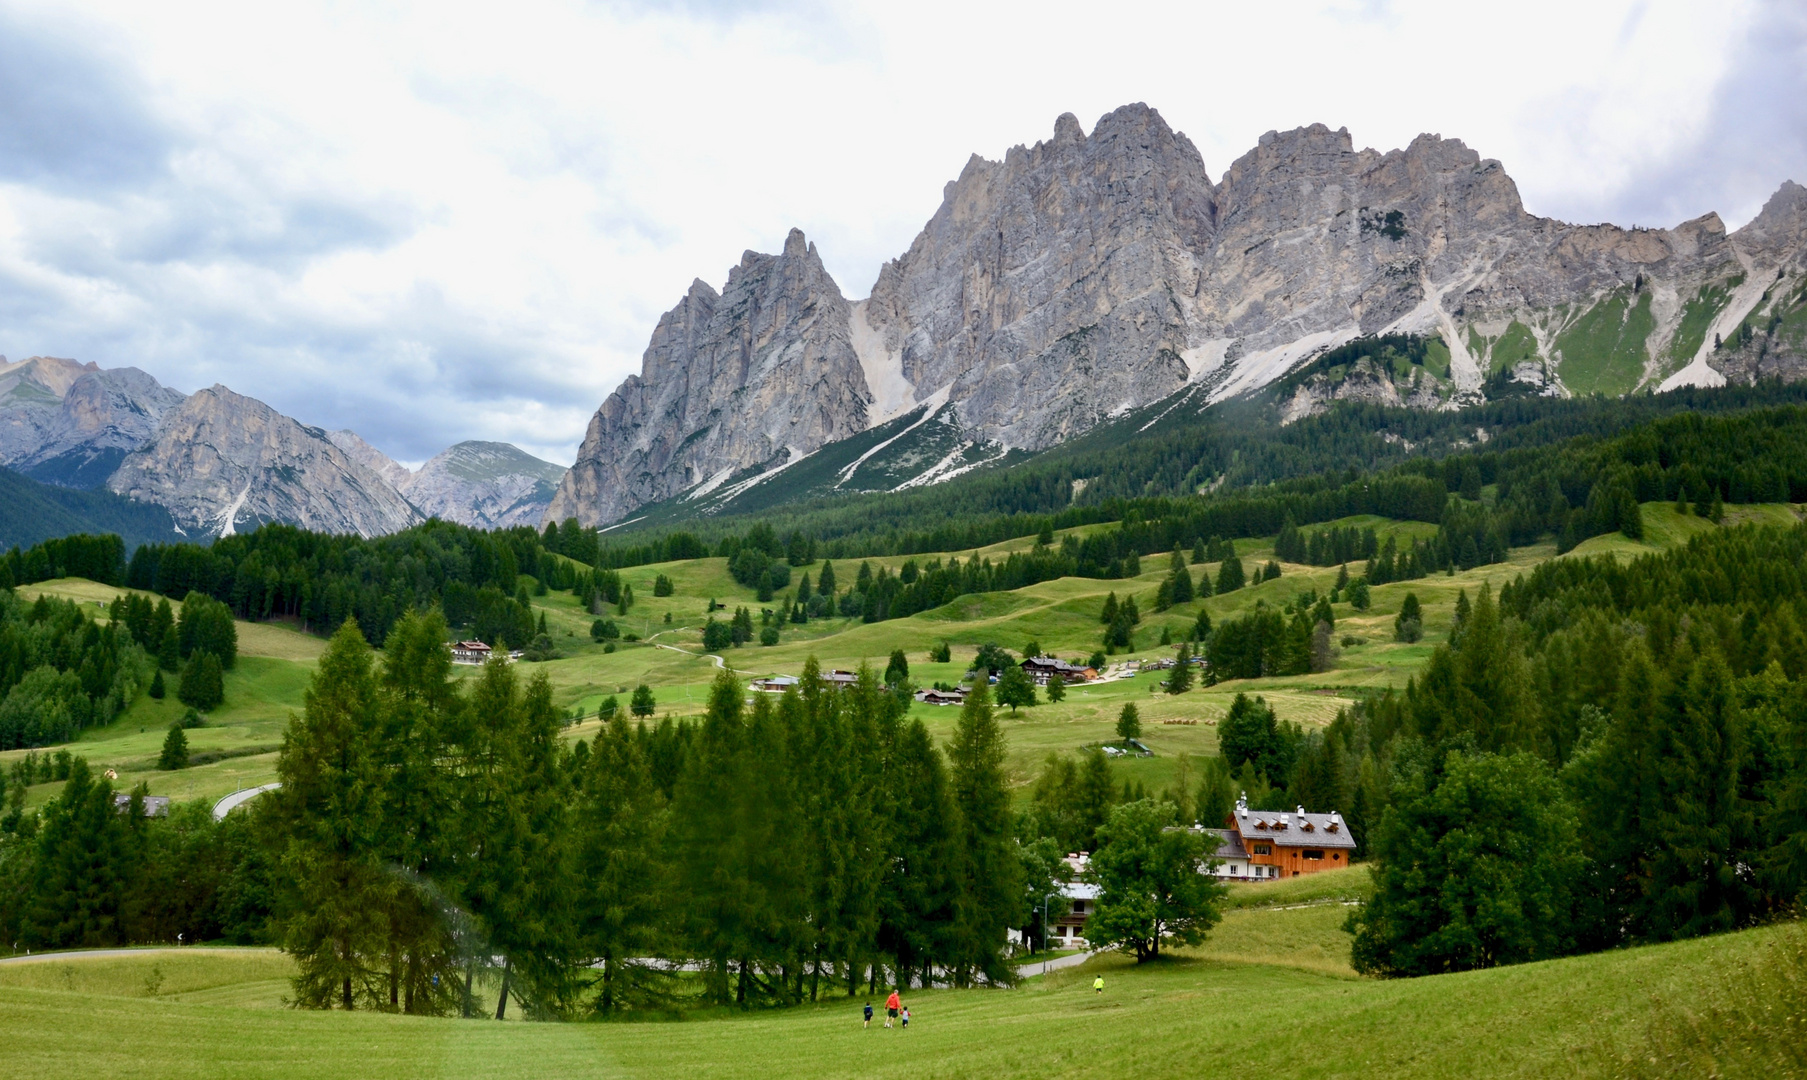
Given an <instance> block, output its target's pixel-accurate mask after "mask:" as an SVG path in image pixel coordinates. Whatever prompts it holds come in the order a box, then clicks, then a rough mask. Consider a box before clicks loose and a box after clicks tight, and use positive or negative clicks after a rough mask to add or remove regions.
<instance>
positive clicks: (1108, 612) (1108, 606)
mask: <svg viewBox="0 0 1807 1080" xmlns="http://www.w3.org/2000/svg"><path fill="white" fill-rule="evenodd" d="M1098 621H1099V622H1101V623H1103V624H1104V625H1106V626H1110V625H1112V624H1113V623H1115V622H1116V621H1117V594H1116V592H1114V591H1113V592H1111V593H1108V594H1106V596H1105V598H1104V613H1103V614H1102V615H1100V616H1099V617H1098Z"/></svg>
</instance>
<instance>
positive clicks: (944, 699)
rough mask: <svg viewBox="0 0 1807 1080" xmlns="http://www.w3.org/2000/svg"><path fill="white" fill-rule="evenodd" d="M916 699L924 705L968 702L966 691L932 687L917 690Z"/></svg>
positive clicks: (962, 703)
mask: <svg viewBox="0 0 1807 1080" xmlns="http://www.w3.org/2000/svg"><path fill="white" fill-rule="evenodd" d="M916 700H917V701H920V702H922V703H923V704H924V705H964V704H966V691H964V690H937V689H935V688H934V687H930V688H929V689H927V690H918V691H916Z"/></svg>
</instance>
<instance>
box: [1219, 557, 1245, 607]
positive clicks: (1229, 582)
mask: <svg viewBox="0 0 1807 1080" xmlns="http://www.w3.org/2000/svg"><path fill="white" fill-rule="evenodd" d="M1244 584H1245V582H1244V580H1243V576H1242V560H1241V559H1238V558H1237V557H1236V553H1235V552H1234V551H1233V550H1232V551H1231V552H1230V553H1229V554H1228V555H1226V556H1225V557H1224V560H1223V564H1222V565H1221V566H1219V567H1218V568H1217V595H1219V596H1222V595H1223V594H1224V593H1230V592H1235V591H1236V590H1237V589H1240V588H1242V586H1243V585H1244Z"/></svg>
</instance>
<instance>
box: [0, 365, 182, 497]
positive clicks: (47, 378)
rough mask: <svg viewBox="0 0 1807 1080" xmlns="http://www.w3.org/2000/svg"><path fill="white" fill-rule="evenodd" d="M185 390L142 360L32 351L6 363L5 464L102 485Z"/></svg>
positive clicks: (0, 452) (1, 372)
mask: <svg viewBox="0 0 1807 1080" xmlns="http://www.w3.org/2000/svg"><path fill="white" fill-rule="evenodd" d="M181 402H182V394H181V393H179V392H177V391H175V390H171V389H170V388H169V387H167V386H162V385H160V384H159V383H158V382H157V380H155V379H153V378H151V377H150V376H149V375H146V374H145V373H144V372H142V371H140V370H138V369H137V368H129V367H128V368H111V369H107V370H102V369H101V368H100V367H99V366H98V365H95V364H92V363H90V364H78V363H76V362H75V361H73V360H62V359H58V358H55V357H45V356H34V357H32V358H31V359H29V360H22V361H20V362H18V363H16V364H0V464H4V465H6V466H8V467H10V468H13V469H17V470H19V471H20V472H24V473H27V474H29V475H32V476H34V477H36V478H38V479H40V480H44V481H46V482H49V483H57V484H64V485H66V486H71V487H98V486H99V485H100V484H102V483H104V482H105V480H106V478H107V476H108V475H110V474H111V472H112V470H113V469H114V468H115V467H116V466H117V465H118V462H119V460H120V459H121V458H123V457H124V456H125V454H126V453H127V452H129V451H132V450H135V449H137V448H138V447H139V446H142V445H143V444H144V443H145V441H146V440H148V439H149V438H150V437H151V433H152V432H154V431H155V430H156V428H157V424H158V422H159V421H161V420H162V418H163V415H164V413H166V412H168V411H169V410H170V409H172V408H174V407H175V406H177V405H179V404H181Z"/></svg>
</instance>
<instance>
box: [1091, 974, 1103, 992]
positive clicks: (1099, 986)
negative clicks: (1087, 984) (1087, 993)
mask: <svg viewBox="0 0 1807 1080" xmlns="http://www.w3.org/2000/svg"><path fill="white" fill-rule="evenodd" d="M1092 989H1093V990H1095V991H1097V992H1098V993H1100V994H1102V993H1104V976H1102V975H1100V976H1098V977H1097V978H1096V979H1093V980H1092Z"/></svg>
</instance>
